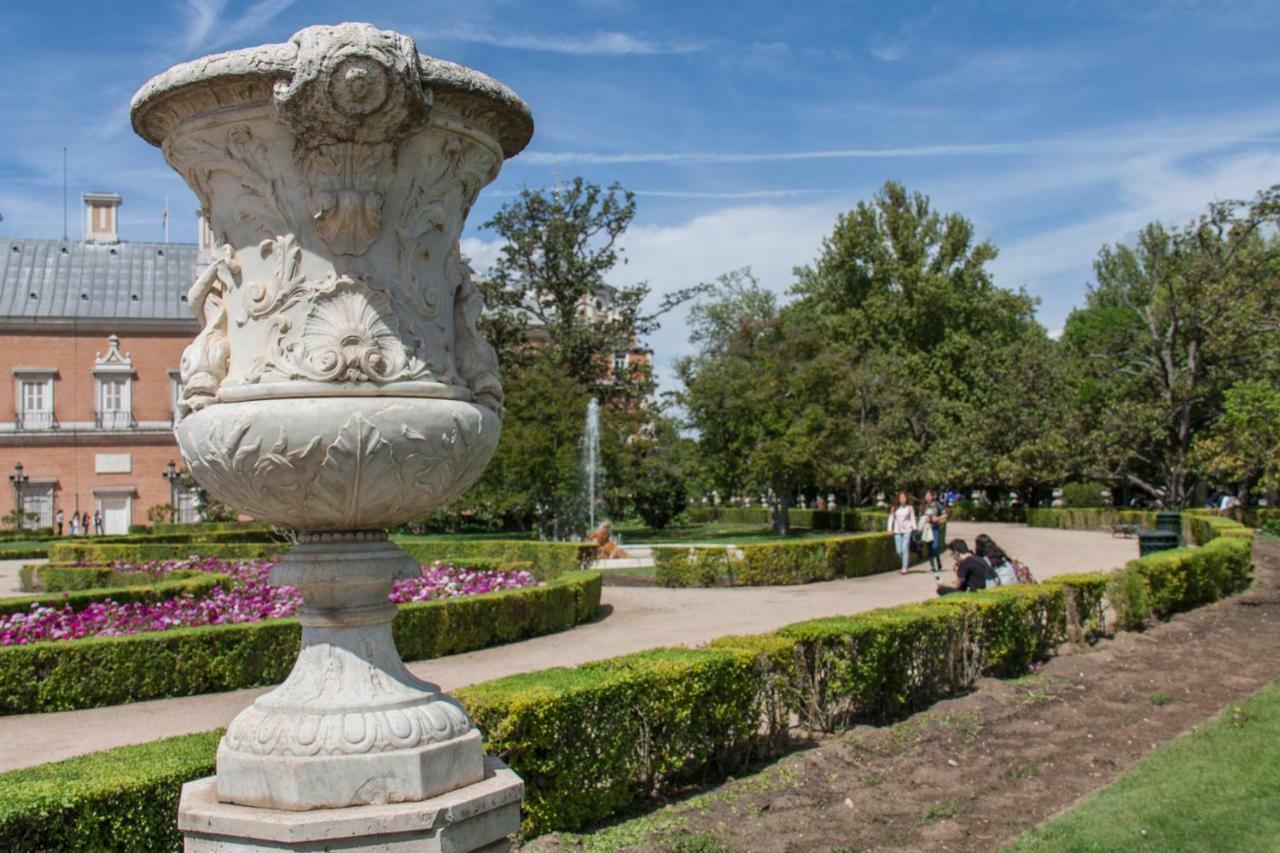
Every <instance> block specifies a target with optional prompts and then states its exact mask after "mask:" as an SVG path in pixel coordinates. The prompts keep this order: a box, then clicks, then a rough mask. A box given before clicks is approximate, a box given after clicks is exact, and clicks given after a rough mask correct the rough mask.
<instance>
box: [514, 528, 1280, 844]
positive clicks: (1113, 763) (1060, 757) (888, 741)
mask: <svg viewBox="0 0 1280 853" xmlns="http://www.w3.org/2000/svg"><path fill="white" fill-rule="evenodd" d="M1255 560H1256V564H1257V567H1256V575H1255V579H1254V583H1253V585H1252V586H1251V588H1250V589H1249V590H1248V591H1247V592H1245V593H1243V594H1241V595H1238V596H1234V597H1232V598H1230V599H1227V600H1225V601H1221V602H1219V603H1217V604H1214V605H1212V606H1209V607H1204V608H1201V609H1199V610H1196V611H1194V612H1192V613H1187V614H1183V615H1180V616H1177V617H1175V618H1174V619H1172V620H1171V621H1169V622H1166V623H1162V624H1159V625H1156V626H1155V627H1152V628H1151V629H1149V630H1147V631H1146V632H1143V633H1126V634H1121V635H1119V636H1118V637H1116V638H1115V639H1112V640H1106V641H1103V642H1101V643H1099V644H1097V645H1096V646H1093V647H1091V648H1088V649H1085V650H1082V651H1078V652H1076V653H1065V654H1062V655H1060V656H1058V657H1055V658H1053V659H1052V660H1050V661H1049V662H1048V663H1047V664H1045V665H1044V666H1043V667H1042V668H1041V669H1040V671H1039V672H1037V673H1035V674H1033V675H1030V676H1027V677H1025V678H1021V679H1017V680H1013V681H999V680H993V679H984V680H983V681H982V682H981V683H980V685H979V687H978V689H977V690H976V691H975V692H973V693H971V694H969V695H967V696H964V697H960V698H957V699H953V700H948V701H945V702H942V703H939V704H937V705H935V706H933V707H932V708H931V709H930V710H928V711H925V712H922V713H920V714H917V715H915V716H914V717H912V718H910V719H908V720H906V721H904V722H902V723H899V724H897V725H894V726H890V727H884V728H873V727H861V728H858V729H855V730H853V731H852V732H849V733H846V734H843V735H840V736H837V737H833V738H831V739H829V740H827V741H826V742H824V743H822V744H821V745H819V746H817V747H815V748H812V749H809V750H806V751H804V752H799V753H796V754H793V755H791V756H788V757H786V758H784V759H782V760H780V761H778V762H775V763H774V764H772V765H770V766H769V767H766V768H764V769H763V770H761V771H759V772H758V773H756V774H754V775H752V776H750V777H744V778H742V779H738V780H730V781H728V782H726V783H724V784H722V785H720V786H718V787H716V788H713V789H710V790H709V791H706V792H704V793H702V794H700V795H698V796H696V797H693V798H691V799H689V800H686V801H684V802H681V803H676V804H673V805H671V806H668V807H666V808H664V809H662V810H660V811H658V812H655V813H653V814H651V815H649V816H648V817H645V818H641V819H637V820H633V821H631V822H630V823H628V824H623V825H621V826H619V827H616V828H613V829H606V830H602V831H601V832H600V833H599V834H597V835H596V836H595V837H589V838H587V839H583V841H585V842H586V844H587V845H588V846H592V847H595V846H598V843H599V842H604V843H605V845H607V846H608V847H610V848H626V849H639V850H669V849H678V850H704V851H707V850H717V849H729V850H750V851H800V850H832V851H834V850H849V851H853V850H859V851H862V850H911V851H918V850H947V851H988V850H993V849H997V848H999V847H1000V846H1001V845H1002V844H1005V843H1007V842H1009V841H1011V840H1012V839H1014V838H1015V837H1017V836H1018V835H1019V834H1020V833H1021V832H1022V831H1023V830H1024V829H1026V828H1028V827H1030V826H1033V825H1035V824H1038V823H1040V822H1042V821H1044V820H1045V819H1047V818H1049V817H1051V816H1052V815H1054V814H1056V813H1057V812H1059V811H1061V810H1063V809H1065V808H1067V807H1069V806H1070V805H1071V804H1072V803H1073V802H1075V801H1076V800H1077V799H1078V798H1080V797H1081V796H1082V795H1084V794H1086V793H1088V792H1090V791H1093V790H1095V789H1097V788H1100V787H1102V786H1104V785H1107V784H1109V783H1110V782H1112V781H1114V780H1115V779H1116V778H1117V777H1118V776H1119V775H1120V774H1122V773H1123V772H1124V771H1125V770H1127V769H1128V768H1129V767H1130V766H1132V765H1133V763H1134V762H1135V761H1136V760H1137V759H1139V758H1141V757H1142V756H1143V755H1145V754H1146V753H1148V752H1150V751H1151V750H1153V749H1155V748H1156V747H1157V746H1159V745H1161V744H1163V743H1166V742H1168V741H1170V740H1172V739H1174V738H1176V737H1178V736H1179V735H1182V734H1184V733H1186V732H1187V731H1189V730H1190V729H1192V728H1194V727H1196V726H1197V725H1199V724H1200V723H1202V722H1204V721H1205V720H1206V719H1208V718H1209V717H1211V716H1213V715H1214V714H1216V713H1217V712H1218V711H1220V710H1221V709H1222V708H1223V707H1224V706H1226V705H1228V704H1230V703H1232V702H1235V701H1238V700H1240V699H1242V698H1244V697H1245V696H1247V695H1249V694H1250V693H1252V692H1254V691H1255V690H1257V689H1259V688H1260V687H1262V686H1264V685H1266V684H1268V683H1269V682H1271V681H1273V680H1275V679H1276V678H1278V677H1280V655H1277V654H1276V649H1277V647H1280V542H1277V541H1276V540H1274V539H1260V540H1259V541H1258V544H1257V547H1256V549H1255ZM576 844H577V842H576V841H575V840H574V839H569V838H550V837H547V838H543V839H539V840H537V841H536V842H535V843H534V846H535V847H537V848H538V849H560V848H570V849H571V848H572V847H575V846H576Z"/></svg>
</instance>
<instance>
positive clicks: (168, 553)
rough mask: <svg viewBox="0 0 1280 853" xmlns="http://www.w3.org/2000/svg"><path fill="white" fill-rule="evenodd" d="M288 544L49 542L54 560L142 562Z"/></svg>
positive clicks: (259, 551)
mask: <svg viewBox="0 0 1280 853" xmlns="http://www.w3.org/2000/svg"><path fill="white" fill-rule="evenodd" d="M290 547H291V545H290V543H288V542H205V543H197V542H186V543H159V542H157V543H145V542H133V541H120V542H115V543H112V542H106V543H98V542H95V541H93V540H91V539H90V540H85V541H80V540H65V541H62V542H55V543H53V544H52V545H50V547H49V559H50V560H51V561H53V562H55V563H115V562H126V563H145V562H149V561H151V560H183V559H186V558H187V557H190V556H195V555H198V556H202V557H222V558H224V559H228V560H251V559H268V558H271V557H278V556H279V555H281V554H283V553H284V552H285V551H287V550H289V548H290Z"/></svg>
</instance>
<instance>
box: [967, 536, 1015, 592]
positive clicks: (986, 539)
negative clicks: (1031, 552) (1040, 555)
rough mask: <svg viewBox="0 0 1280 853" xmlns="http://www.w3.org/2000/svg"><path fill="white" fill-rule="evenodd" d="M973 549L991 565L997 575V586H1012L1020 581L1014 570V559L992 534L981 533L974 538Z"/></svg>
mask: <svg viewBox="0 0 1280 853" xmlns="http://www.w3.org/2000/svg"><path fill="white" fill-rule="evenodd" d="M973 550H974V553H976V554H977V555H978V556H979V557H981V558H982V559H984V560H986V561H987V565H988V566H990V567H991V571H992V573H993V574H994V575H995V581H996V582H995V584H994V585H995V586H1011V585H1012V584H1015V583H1017V582H1018V573H1017V572H1016V571H1014V568H1013V560H1012V559H1011V558H1010V557H1009V555H1008V554H1006V553H1005V552H1004V549H1002V548H1001V547H1000V546H999V545H997V544H996V541H995V540H994V539H992V538H991V537H990V536H988V535H987V534H985V533H979V534H978V538H977V539H974V540H973ZM988 579H989V578H988ZM989 585H990V584H989Z"/></svg>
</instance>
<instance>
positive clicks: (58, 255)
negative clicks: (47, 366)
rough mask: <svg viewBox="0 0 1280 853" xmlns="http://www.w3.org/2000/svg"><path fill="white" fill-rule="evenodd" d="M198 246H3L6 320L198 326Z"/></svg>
mask: <svg viewBox="0 0 1280 853" xmlns="http://www.w3.org/2000/svg"><path fill="white" fill-rule="evenodd" d="M195 261H196V245H195V244H194V243H125V242H121V243H114V244H110V245H99V244H93V243H83V242H78V241H73V240H35V239H16V238H4V239H0V320H6V321H15V320H17V321H21V320H33V321H39V320H59V319H70V318H75V319H77V320H163V321H169V322H173V321H188V322H195V319H194V318H193V317H192V315H191V309H190V308H188V307H187V301H186V300H187V289H188V288H190V287H191V282H192V281H193V280H194V274H195Z"/></svg>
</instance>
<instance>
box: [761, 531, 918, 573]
mask: <svg viewBox="0 0 1280 853" xmlns="http://www.w3.org/2000/svg"><path fill="white" fill-rule="evenodd" d="M899 563H900V561H899V559H898V555H897V552H896V551H895V550H894V545H893V536H892V535H891V534H889V533H867V534H864V535H861V536H843V537H840V538H836V539H808V540H799V541H796V542H778V543H768V544H764V545H746V546H743V548H742V568H741V569H740V570H739V572H738V583H740V584H742V585H743V586H763V585H772V584H792V583H810V582H812V581H823V580H834V579H836V578H855V577H862V576H864V575H873V574H877V573H879V572H886V571H889V570H890V569H894V568H897V567H898V566H899Z"/></svg>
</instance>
